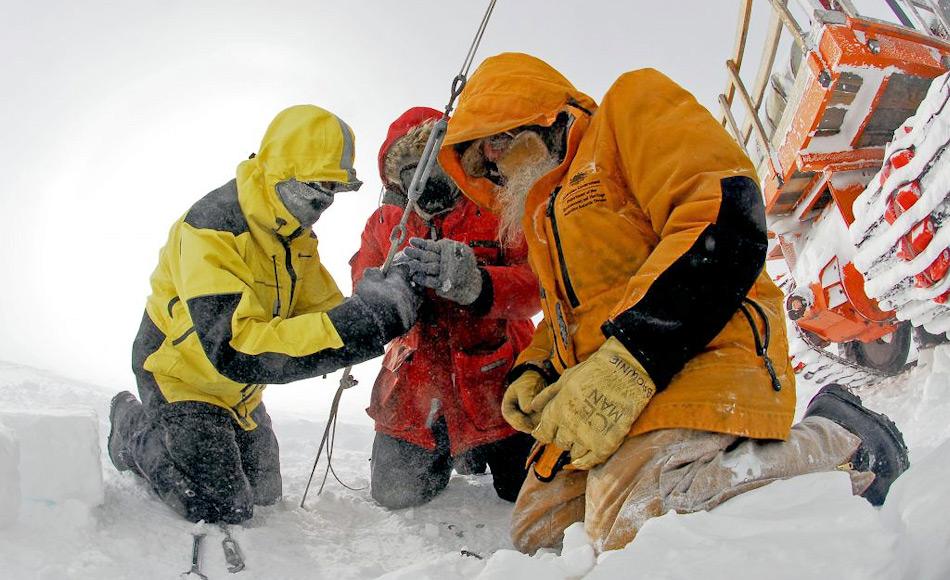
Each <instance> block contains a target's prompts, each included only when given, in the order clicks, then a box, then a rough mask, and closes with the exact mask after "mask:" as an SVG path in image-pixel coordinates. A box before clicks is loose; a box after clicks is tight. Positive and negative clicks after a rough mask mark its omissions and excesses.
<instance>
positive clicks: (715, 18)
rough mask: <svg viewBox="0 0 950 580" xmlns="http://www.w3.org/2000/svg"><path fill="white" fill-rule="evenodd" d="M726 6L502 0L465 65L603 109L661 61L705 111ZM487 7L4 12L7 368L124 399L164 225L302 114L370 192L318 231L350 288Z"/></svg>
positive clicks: (726, 34)
mask: <svg viewBox="0 0 950 580" xmlns="http://www.w3.org/2000/svg"><path fill="white" fill-rule="evenodd" d="M737 4H738V1H737V0H728V1H727V0H689V1H680V2H646V1H634V0H630V1H624V2H619V1H607V0H584V1H580V2H578V1H576V0H570V1H568V0H546V1H545V0H499V2H498V4H497V8H496V10H495V14H494V17H493V19H492V21H491V23H490V24H489V27H488V30H487V32H486V34H485V39H484V42H483V44H482V47H481V49H480V51H479V54H478V56H477V58H476V64H477V63H478V62H480V61H481V60H482V59H483V58H484V57H486V56H489V55H492V54H496V53H498V52H502V51H520V52H528V53H531V54H534V55H536V56H539V57H541V58H543V59H545V60H547V61H548V62H549V63H551V64H552V65H553V66H554V67H555V68H558V69H559V70H560V71H561V72H562V73H564V74H565V76H567V77H568V78H569V79H570V80H571V81H572V82H573V83H574V84H575V85H576V86H577V87H578V88H579V89H581V90H583V91H585V92H587V93H588V94H590V95H591V96H592V97H594V98H595V99H597V100H599V99H600V97H601V96H602V95H603V93H604V91H605V90H606V89H607V87H608V86H609V85H610V84H611V83H612V82H613V80H614V79H615V78H616V77H617V76H618V75H619V74H620V73H622V72H624V71H627V70H632V69H636V68H641V67H655V68H658V69H660V70H662V71H663V72H665V73H666V74H667V75H669V76H670V77H672V78H673V79H674V80H675V81H677V82H679V83H680V84H682V85H683V86H685V87H686V88H687V89H689V90H690V91H692V92H693V93H694V94H695V95H696V96H697V98H698V99H699V101H700V102H701V103H703V104H704V105H706V106H707V107H710V108H713V109H714V110H716V109H715V107H717V105H716V96H717V95H718V93H719V92H720V91H721V90H722V89H723V85H724V82H725V78H726V75H725V70H724V67H723V63H724V62H725V60H726V59H727V58H729V54H730V52H731V51H732V46H733V39H734V28H735V24H736V18H737V9H738V8H737ZM757 4H759V5H762V4H765V3H762V2H760V3H757ZM486 5H487V2H486V1H482V0H478V1H476V0H464V1H463V0H401V1H391V2H384V1H382V0H377V1H370V0H350V1H343V0H337V1H327V0H307V1H300V0H268V1H267V2H263V1H260V2H247V1H244V2H235V1H222V0H216V1H201V2H198V1H183V0H163V1H161V2H159V1H154V0H153V1H148V2H144V1H143V2H105V1H101V0H96V1H79V0H73V1H64V0H56V1H52V2H13V1H12V0H3V10H2V18H0V54H2V55H3V57H2V59H0V63H2V64H0V72H2V74H0V159H2V160H3V172H2V174H3V179H2V181H0V186H2V189H0V220H2V221H0V236H2V242H3V245H2V248H3V249H2V254H0V268H2V272H3V282H4V284H3V289H2V290H0V360H6V361H10V362H16V363H22V364H28V365H32V366H36V367H40V368H44V369H50V370H53V371H55V372H57V373H59V374H62V375H66V376H69V377H73V378H77V379H81V380H86V381H89V382H96V383H100V384H103V385H108V386H114V387H116V388H129V387H132V386H133V385H134V381H133V377H132V373H131V371H130V368H129V360H130V349H131V341H132V338H133V337H134V334H135V331H136V329H137V326H138V323H139V320H140V318H141V314H142V309H143V307H144V303H145V297H146V296H147V294H148V291H149V287H148V277H149V274H150V273H151V271H152V269H153V268H154V266H155V262H156V258H157V255H158V250H159V248H160V247H161V245H162V244H163V243H164V241H165V237H166V235H167V232H168V228H169V226H170V225H171V223H172V222H173V221H174V220H175V219H176V218H178V217H179V216H180V215H181V214H182V213H183V212H184V211H185V210H187V208H188V207H189V206H190V205H191V204H192V203H193V202H194V201H195V200H197V199H198V198H199V197H201V196H202V195H203V194H205V193H206V192H208V191H210V190H211V189H213V188H215V187H217V186H219V185H221V184H222V183H224V182H225V181H227V180H228V179H230V178H231V177H233V175H234V169H235V166H236V165H237V163H238V162H240V161H241V160H242V159H245V158H246V157H247V156H248V154H249V153H251V152H252V151H254V150H255V149H256V148H257V145H258V143H259V141H260V138H261V136H262V134H263V131H264V129H265V128H266V126H267V124H268V123H269V121H270V120H271V118H272V117H273V116H274V115H275V114H276V113H277V112H278V111H280V110H281V109H283V108H284V107H287V106H289V105H293V104H298V103H313V104H317V105H320V106H322V107H324V108H326V109H329V110H331V111H333V112H334V113H336V114H338V115H339V116H340V117H342V118H343V119H345V120H346V121H347V122H348V123H349V124H350V125H351V126H352V127H353V129H354V131H355V132H356V135H357V160H356V165H357V171H358V173H359V175H360V177H361V178H362V179H363V180H364V181H365V185H364V186H363V189H362V190H361V191H359V192H357V193H352V194H346V195H345V196H340V197H339V198H338V200H337V203H336V204H335V205H334V206H333V207H332V208H331V209H330V210H329V211H328V213H327V214H325V215H324V217H323V220H322V221H321V222H320V223H319V224H318V225H317V228H316V229H317V232H318V234H319V237H320V240H321V254H322V256H323V258H324V261H325V262H326V263H327V264H328V267H329V268H330V271H331V272H332V273H333V275H334V277H336V279H337V281H338V283H339V285H340V287H341V289H343V291H344V293H345V294H348V293H349V291H350V284H349V271H348V266H347V264H346V261H347V260H348V258H349V257H350V256H351V255H352V253H353V252H354V251H355V250H356V247H357V244H358V241H359V234H360V231H361V229H362V227H363V224H364V223H365V220H366V218H367V217H368V216H369V214H370V213H371V212H372V210H373V208H374V207H375V206H376V203H377V196H378V193H379V177H378V175H377V172H376V162H375V159H376V154H377V150H378V147H379V144H380V142H381V140H382V138H383V137H384V135H385V131H386V128H387V126H388V125H389V123H390V122H391V121H392V120H393V119H394V118H395V117H396V116H397V115H399V114H400V113H401V112H402V111H403V110H405V109H406V108H407V107H409V106H413V105H429V106H433V107H436V108H442V107H443V106H444V104H445V101H446V100H447V97H448V92H449V90H448V89H449V84H450V81H451V79H452V77H453V76H454V75H455V74H456V72H457V71H458V69H459V67H460V65H461V61H462V58H463V57H464V54H465V52H466V50H467V48H468V45H469V43H470V41H471V38H472V34H473V33H474V31H475V29H476V27H477V25H478V22H479V20H480V18H481V15H482V13H483V11H484V9H485V6H486ZM759 10H764V8H763V7H761V6H760V8H759ZM756 50H758V49H756ZM367 368H368V370H364V371H363V372H361V373H360V375H361V376H364V377H365V379H366V380H371V377H372V375H373V374H374V373H375V368H376V367H375V365H372V366H371V367H367ZM328 396H329V394H328Z"/></svg>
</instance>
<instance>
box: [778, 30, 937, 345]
mask: <svg viewBox="0 0 950 580" xmlns="http://www.w3.org/2000/svg"><path fill="white" fill-rule="evenodd" d="M872 39H873V40H875V41H876V42H877V45H876V46H875V50H873V51H872V49H871V47H870V46H869V41H870V40H872ZM948 56H950V46H948V45H947V44H945V43H941V42H940V41H938V40H935V39H933V38H930V37H927V36H924V35H921V34H918V33H915V32H913V31H909V30H906V29H903V28H901V27H898V26H893V25H889V24H886V23H881V22H877V21H874V22H870V21H866V20H862V19H857V18H848V19H847V21H846V23H845V24H843V25H835V24H829V25H826V26H825V28H824V30H823V33H822V36H821V39H820V41H819V44H818V47H817V51H816V52H811V53H809V54H808V56H807V58H806V59H805V60H804V62H803V65H802V66H807V67H809V69H810V71H811V75H810V77H809V81H808V83H809V84H808V85H807V86H806V87H804V90H803V91H802V93H801V100H800V101H799V103H798V107H797V109H796V111H795V119H794V121H793V122H792V123H790V125H789V127H790V129H789V131H788V133H787V134H786V135H785V136H784V137H785V138H784V139H783V140H782V143H781V146H780V147H779V148H778V151H777V157H778V160H779V165H780V168H781V173H782V175H781V176H778V175H775V174H774V173H772V172H770V175H768V176H767V177H766V179H765V180H764V189H765V191H764V195H765V201H766V211H767V212H768V213H770V214H773V215H774V214H780V213H786V212H789V211H796V207H798V208H799V209H800V210H801V211H799V212H798V213H799V215H801V216H802V219H808V218H809V217H811V216H810V212H811V211H812V209H813V208H815V206H816V204H817V203H818V201H819V199H821V198H822V196H823V195H824V191H817V192H816V191H815V188H821V189H823V190H824V189H825V188H827V191H828V193H830V195H831V197H832V199H833V201H834V203H835V204H836V206H837V207H838V209H839V210H840V212H841V216H842V218H843V219H844V220H845V223H846V224H848V225H850V224H851V223H852V222H853V221H854V212H853V209H852V206H853V204H854V201H855V199H856V198H857V197H858V196H859V195H860V194H861V192H862V191H863V189H864V185H866V184H863V183H852V184H851V185H848V186H845V187H841V188H838V187H836V186H835V185H834V183H833V180H832V176H833V175H834V174H836V173H838V172H843V171H855V170H861V169H877V168H880V167H881V165H882V164H883V162H884V148H883V147H864V148H857V143H859V140H860V138H861V136H862V134H863V132H864V131H865V129H866V127H867V126H868V123H869V122H870V120H871V117H872V114H873V112H874V111H875V110H876V108H877V107H878V105H879V103H880V100H881V97H882V95H883V94H884V91H885V89H886V88H887V84H888V82H889V81H890V78H891V74H892V73H888V74H887V75H886V76H885V77H884V78H883V79H882V81H881V84H880V86H879V87H878V88H877V91H876V93H875V96H874V99H873V101H872V103H871V106H870V107H869V109H868V111H866V112H865V117H864V119H863V120H862V122H861V123H860V126H859V127H858V129H857V131H856V133H855V135H854V136H852V138H851V142H850V144H849V145H850V147H851V148H850V149H847V150H843V151H833V152H827V153H808V152H805V151H806V149H807V148H808V146H809V144H810V143H811V140H812V139H813V135H814V134H815V132H816V131H817V129H818V127H819V125H820V123H821V121H822V118H823V117H824V115H825V111H826V109H827V108H828V107H829V106H830V105H831V104H832V103H831V101H832V98H833V96H834V92H835V88H836V86H837V83H838V81H839V79H840V77H841V74H842V69H847V70H848V71H854V70H855V69H860V68H870V69H878V70H885V69H890V70H892V71H896V72H900V73H904V74H908V75H912V76H916V77H922V78H935V77H937V76H939V75H940V74H943V73H944V72H945V70H946V65H945V64H944V63H942V62H941V58H947V57H948ZM822 73H825V74H826V75H827V77H826V78H825V79H821V80H824V81H826V82H825V83H824V84H822V82H821V81H820V76H821V74H822ZM796 174H798V176H799V181H798V183H797V185H795V188H796V189H797V187H798V186H800V185H801V181H800V177H801V175H802V174H804V175H806V176H807V175H808V174H813V176H811V178H810V179H809V181H808V183H807V184H806V186H805V187H804V188H803V189H802V190H801V193H800V194H799V196H798V198H797V200H796V201H795V202H794V203H793V204H792V205H791V206H789V205H788V204H789V202H790V200H789V199H787V196H786V199H785V200H783V202H782V203H783V205H782V206H781V207H779V206H777V203H776V202H777V201H778V200H779V198H780V197H782V195H783V193H784V192H783V189H784V188H786V187H788V186H789V185H792V184H789V181H790V180H791V179H792V178H793V176H795V175H796ZM793 183H794V182H793ZM790 191H795V189H791V190H790ZM809 196H811V197H810V198H809ZM806 199H807V203H808V204H809V206H810V207H804V208H801V207H799V206H801V204H803V203H806ZM832 266H838V267H839V269H838V274H837V275H836V276H834V277H833V279H831V280H826V279H825V278H826V274H827V273H829V271H828V269H829V268H831V267H832ZM820 274H821V275H820V276H819V280H820V281H819V282H816V283H814V284H812V285H811V290H812V293H813V295H814V297H815V298H814V300H815V303H814V304H812V305H810V307H809V308H808V310H807V311H806V312H805V313H804V315H803V316H802V317H801V318H800V319H798V320H797V321H796V322H797V324H798V325H799V326H800V327H801V328H803V329H805V330H808V331H811V332H813V333H815V334H816V335H818V336H819V337H821V338H822V339H825V340H828V341H832V342H848V341H852V340H860V341H862V342H869V341H872V340H876V339H878V338H881V337H883V336H886V335H888V334H890V333H891V332H893V331H894V330H895V329H896V325H895V323H896V320H895V319H894V313H893V312H884V311H882V310H881V309H880V308H879V307H878V305H877V302H876V301H875V300H873V299H871V298H869V297H868V296H867V294H866V293H865V291H864V278H863V277H862V276H861V274H860V273H859V272H858V271H857V269H855V267H854V265H853V264H850V263H847V264H844V266H843V267H841V266H840V265H839V263H838V258H837V257H836V258H834V259H832V260H831V261H830V262H829V263H828V264H826V265H825V267H824V268H823V269H822V271H821V273H820ZM821 280H825V281H824V282H821ZM842 294H843V298H846V299H845V300H843V301H842ZM834 295H837V297H836V299H835V302H836V303H837V304H836V305H835V306H832V305H831V304H832V299H833V296H834Z"/></svg>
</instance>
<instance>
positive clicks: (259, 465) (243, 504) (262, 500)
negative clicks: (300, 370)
mask: <svg viewBox="0 0 950 580" xmlns="http://www.w3.org/2000/svg"><path fill="white" fill-rule="evenodd" d="M251 416H252V417H253V418H254V420H255V421H256V422H257V428H256V429H254V430H253V431H245V430H244V429H242V428H241V427H240V426H239V425H238V424H237V422H236V421H235V420H234V418H233V417H232V416H231V415H230V414H229V413H228V412H227V411H225V410H224V409H222V408H220V407H216V406H214V405H209V404H207V403H200V402H196V401H189V402H179V403H170V404H159V405H155V406H154V407H152V408H150V409H149V410H148V411H147V412H145V413H143V414H142V419H141V422H142V423H143V424H142V425H139V426H136V427H137V428H133V431H132V436H131V441H130V442H129V446H128V449H129V450H130V452H131V455H132V458H133V459H134V462H135V465H134V466H133V470H134V471H135V472H136V473H138V475H140V476H142V477H143V478H144V479H145V480H146V481H148V483H149V484H150V485H151V487H152V489H153V490H154V491H155V493H157V494H158V496H159V497H160V498H161V499H162V500H163V501H164V502H165V503H166V504H168V505H169V506H171V508H172V509H174V510H175V511H176V512H178V513H179V514H181V515H182V516H183V517H185V518H186V519H187V520H189V521H192V522H197V521H199V520H205V521H206V522H225V523H238V522H242V521H245V520H247V519H249V518H250V517H251V516H253V515H254V505H255V504H256V505H269V504H273V503H275V502H277V501H278V500H279V499H280V497H281V493H282V491H281V486H282V484H281V477H280V458H279V455H278V448H277V437H275V435H274V431H273V429H272V428H271V420H270V416H269V415H268V414H267V410H266V409H265V408H264V405H263V403H262V404H261V405H260V406H259V407H258V408H257V409H255V410H254V412H253V413H252V415H251Z"/></svg>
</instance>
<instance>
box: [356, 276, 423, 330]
mask: <svg viewBox="0 0 950 580" xmlns="http://www.w3.org/2000/svg"><path fill="white" fill-rule="evenodd" d="M407 278H408V272H407V270H406V268H405V267H394V268H391V269H390V270H389V272H388V273H387V274H386V275H385V276H383V273H382V272H381V271H380V270H379V269H378V268H368V269H367V270H366V271H365V272H363V278H362V279H361V280H360V281H359V283H357V284H356V289H355V290H354V291H353V296H354V297H355V298H359V299H360V300H361V301H362V302H363V304H365V305H366V307H367V309H368V310H369V312H370V313H371V314H372V316H373V318H374V319H375V320H376V323H377V325H378V326H379V327H380V331H381V332H382V334H383V337H384V340H385V341H386V342H388V341H390V340H392V339H393V338H395V337H397V336H402V335H403V334H405V333H406V332H408V330H409V329H410V328H412V325H413V324H415V322H416V314H417V313H418V311H419V305H420V304H421V303H422V298H421V296H419V294H418V293H417V292H416V291H415V290H414V289H413V288H412V286H411V285H410V284H409V280H408V279H407Z"/></svg>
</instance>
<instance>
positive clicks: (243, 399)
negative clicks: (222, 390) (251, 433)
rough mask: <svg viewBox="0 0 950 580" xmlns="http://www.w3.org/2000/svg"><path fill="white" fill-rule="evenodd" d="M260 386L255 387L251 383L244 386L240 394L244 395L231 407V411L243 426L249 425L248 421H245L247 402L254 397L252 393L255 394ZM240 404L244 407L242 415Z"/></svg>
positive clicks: (255, 385)
mask: <svg viewBox="0 0 950 580" xmlns="http://www.w3.org/2000/svg"><path fill="white" fill-rule="evenodd" d="M260 386H261V385H257V384H253V383H252V384H248V385H245V386H244V388H243V389H241V392H242V393H244V395H243V396H242V397H241V400H239V401H238V402H237V403H235V404H234V406H233V407H231V410H232V411H234V414H235V415H237V417H238V419H239V420H240V421H241V423H242V424H243V425H247V424H248V423H249V421H248V420H247V416H248V412H247V401H248V400H250V398H251V397H253V396H254V393H256V392H257V391H258V390H259V387H260ZM242 404H243V405H244V412H243V413H242V412H241V409H240V407H241V405H242Z"/></svg>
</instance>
